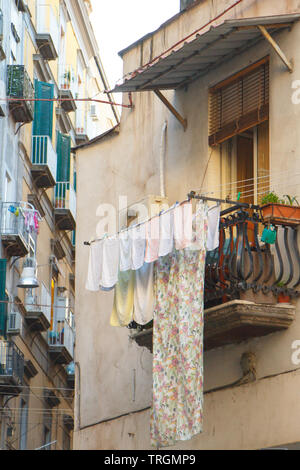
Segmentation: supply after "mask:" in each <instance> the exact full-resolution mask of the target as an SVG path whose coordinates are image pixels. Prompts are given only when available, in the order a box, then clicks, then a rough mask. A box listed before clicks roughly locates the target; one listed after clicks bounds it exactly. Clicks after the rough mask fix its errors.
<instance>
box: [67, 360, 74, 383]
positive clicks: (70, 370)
mask: <svg viewBox="0 0 300 470" xmlns="http://www.w3.org/2000/svg"><path fill="white" fill-rule="evenodd" d="M66 373H67V383H68V386H69V387H70V388H74V385H75V363H74V362H70V364H68V365H67V367H66Z"/></svg>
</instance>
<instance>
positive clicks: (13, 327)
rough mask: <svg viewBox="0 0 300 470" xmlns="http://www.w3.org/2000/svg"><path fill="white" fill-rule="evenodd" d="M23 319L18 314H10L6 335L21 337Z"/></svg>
mask: <svg viewBox="0 0 300 470" xmlns="http://www.w3.org/2000/svg"><path fill="white" fill-rule="evenodd" d="M22 331H23V319H22V315H21V314H20V312H11V313H9V315H8V322H7V334H9V335H12V336H17V335H22Z"/></svg>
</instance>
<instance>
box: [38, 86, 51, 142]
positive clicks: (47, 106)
mask: <svg viewBox="0 0 300 470" xmlns="http://www.w3.org/2000/svg"><path fill="white" fill-rule="evenodd" d="M35 97H36V98H40V99H53V97H54V85H52V84H51V83H44V82H40V81H38V80H35ZM52 129H53V101H35V108H34V121H33V135H48V136H49V137H50V138H51V139H52Z"/></svg>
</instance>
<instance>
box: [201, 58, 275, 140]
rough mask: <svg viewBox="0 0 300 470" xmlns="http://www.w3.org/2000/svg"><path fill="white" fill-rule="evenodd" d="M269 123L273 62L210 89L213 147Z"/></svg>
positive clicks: (210, 128)
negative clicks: (271, 68)
mask: <svg viewBox="0 0 300 470" xmlns="http://www.w3.org/2000/svg"><path fill="white" fill-rule="evenodd" d="M268 119H269V58H265V59H262V60H261V61H259V62H257V63H256V64H253V65H252V66H250V67H248V68H247V69H244V70H242V71H241V72H239V73H238V74H236V75H234V76H233V77H230V78H229V79H227V80H225V81H223V82H222V83H219V84H218V85H216V86H214V87H213V88H211V89H210V95H209V145H211V146H214V145H217V144H220V143H221V142H224V141H225V140H227V139H229V138H231V137H233V136H234V135H237V134H239V133H240V132H243V131H245V130H247V129H250V128H251V127H254V126H256V125H258V124H260V123H261V122H264V121H266V120H268Z"/></svg>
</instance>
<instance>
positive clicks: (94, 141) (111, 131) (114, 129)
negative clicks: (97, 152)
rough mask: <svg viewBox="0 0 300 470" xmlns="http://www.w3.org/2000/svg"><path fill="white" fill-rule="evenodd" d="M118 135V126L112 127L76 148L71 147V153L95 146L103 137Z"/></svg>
mask: <svg viewBox="0 0 300 470" xmlns="http://www.w3.org/2000/svg"><path fill="white" fill-rule="evenodd" d="M119 133H120V124H117V125H116V126H114V127H112V128H111V129H109V130H108V131H106V132H103V134H100V135H98V136H96V137H94V138H93V139H91V140H89V141H88V142H85V143H84V144H80V145H77V146H76V147H72V149H71V151H72V152H76V151H77V150H81V149H83V148H86V147H90V146H92V145H94V144H97V143H98V142H100V140H102V139H104V138H105V137H109V136H113V135H114V134H115V135H118V134H119Z"/></svg>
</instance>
